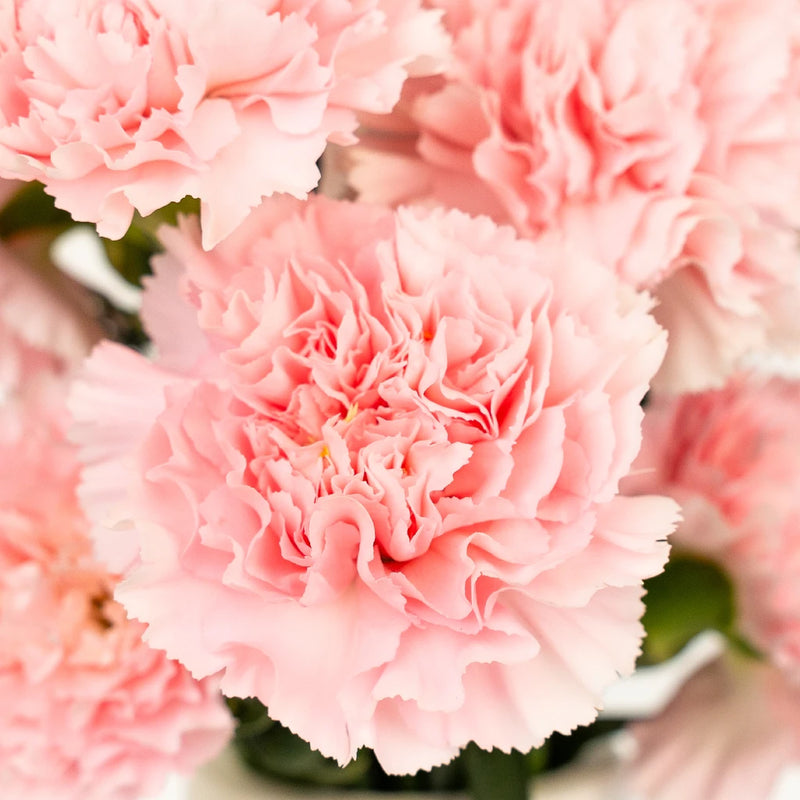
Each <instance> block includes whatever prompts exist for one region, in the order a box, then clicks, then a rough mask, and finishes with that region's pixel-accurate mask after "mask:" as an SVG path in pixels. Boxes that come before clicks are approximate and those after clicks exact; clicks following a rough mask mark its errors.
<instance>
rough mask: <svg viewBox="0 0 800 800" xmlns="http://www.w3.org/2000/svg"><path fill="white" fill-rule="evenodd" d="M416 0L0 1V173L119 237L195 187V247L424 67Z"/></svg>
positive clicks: (435, 47)
mask: <svg viewBox="0 0 800 800" xmlns="http://www.w3.org/2000/svg"><path fill="white" fill-rule="evenodd" d="M446 41H447V40H446V37H445V36H444V33H443V32H442V30H441V28H440V25H439V14H438V13H437V12H435V11H423V10H421V9H420V2H419V0H366V2H360V3H341V2H338V0H301V1H300V2H289V1H288V0H281V1H279V2H271V3H266V4H265V3H261V2H258V0H229V1H228V2H224V3H221V2H215V1H214V0H200V2H197V1H196V0H194V1H193V2H188V1H186V0H178V1H177V2H176V1H175V0H170V1H169V2H168V1H167V0H155V1H154V2H145V1H144V0H15V2H14V3H11V4H8V3H7V4H5V6H4V8H3V9H2V10H1V11H0V75H1V76H2V77H1V78H0V176H3V177H7V178H19V179H22V180H32V179H34V180H39V181H42V182H43V183H44V184H45V186H46V188H47V191H48V192H49V193H50V194H52V195H53V196H54V197H55V198H56V202H57V204H58V205H59V207H62V208H64V209H66V210H68V211H69V212H70V213H71V214H72V215H73V217H75V219H79V220H84V221H89V222H96V223H98V230H99V232H100V233H101V235H103V236H108V237H111V238H119V237H120V236H122V234H123V233H124V232H125V230H126V229H127V227H128V225H129V223H130V221H131V217H132V215H133V211H134V209H136V210H138V211H139V212H141V213H142V214H149V213H151V212H153V211H155V210H156V209H158V208H160V207H162V206H164V205H166V204H167V203H169V202H171V201H174V200H180V199H181V198H182V197H184V196H185V195H187V194H188V195H193V196H195V197H198V198H200V201H201V208H202V216H203V236H204V243H205V245H206V246H207V247H210V246H212V245H213V244H214V243H215V242H217V241H219V240H220V239H222V238H224V237H225V236H226V235H227V234H228V233H230V232H231V230H233V228H234V227H236V225H237V224H239V222H241V220H242V219H243V218H244V217H245V216H246V215H247V213H248V211H249V209H250V208H252V207H253V206H255V205H257V204H258V203H259V202H260V200H261V198H262V196H264V195H270V194H272V193H274V192H288V193H290V194H293V195H295V196H297V197H305V195H306V193H307V192H308V191H310V190H311V189H313V188H314V187H315V186H316V184H317V181H318V178H319V172H318V170H317V167H316V165H315V162H316V160H317V159H318V158H319V156H320V155H321V153H322V151H323V149H324V147H325V143H326V142H327V141H328V140H329V139H330V140H336V141H339V142H346V141H353V135H352V134H353V131H354V129H355V127H356V124H357V122H356V116H355V112H356V111H357V110H359V111H369V112H373V113H386V112H388V111H390V110H391V108H392V106H393V105H394V104H395V102H396V101H397V99H398V97H399V94H400V89H401V87H402V84H403V81H404V80H405V78H406V77H407V75H409V74H417V73H422V74H425V73H426V72H432V71H436V70H437V69H439V66H438V64H439V58H440V57H441V56H442V55H443V54H444V53H445V52H446Z"/></svg>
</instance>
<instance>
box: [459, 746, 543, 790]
mask: <svg viewBox="0 0 800 800" xmlns="http://www.w3.org/2000/svg"><path fill="white" fill-rule="evenodd" d="M462 759H463V761H464V766H465V768H466V773H467V790H468V791H469V796H470V797H471V798H472V800H527V797H528V784H529V781H530V775H529V772H528V765H527V757H526V756H525V755H524V754H522V753H519V752H517V751H516V750H512V751H511V752H510V753H503V752H502V751H500V750H489V751H487V750H481V749H480V748H479V747H477V746H476V745H475V744H473V743H470V744H469V745H467V747H466V748H465V749H464V751H463V753H462Z"/></svg>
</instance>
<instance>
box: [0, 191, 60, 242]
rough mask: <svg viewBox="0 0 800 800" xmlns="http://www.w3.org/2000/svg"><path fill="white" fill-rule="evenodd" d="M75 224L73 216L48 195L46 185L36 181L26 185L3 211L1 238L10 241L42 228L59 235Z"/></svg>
mask: <svg viewBox="0 0 800 800" xmlns="http://www.w3.org/2000/svg"><path fill="white" fill-rule="evenodd" d="M72 224H73V220H72V217H70V215H69V214H68V213H67V212H66V211H62V210H61V209H60V208H56V206H55V200H53V198H52V197H50V195H49V194H45V191H44V186H42V184H41V183H37V182H36V181H31V182H30V183H26V184H25V185H24V186H23V187H22V188H21V189H20V190H19V191H18V192H16V193H15V194H14V195H13V196H12V197H11V199H10V200H9V201H8V202H7V203H6V204H5V205H4V206H3V207H2V209H0V238H2V239H8V238H10V237H12V236H15V235H16V234H18V233H23V232H29V231H31V230H35V229H41V228H53V229H55V230H56V231H57V232H60V231H63V230H66V228H68V227H69V226H70V225H72Z"/></svg>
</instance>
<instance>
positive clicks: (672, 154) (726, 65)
mask: <svg viewBox="0 0 800 800" xmlns="http://www.w3.org/2000/svg"><path fill="white" fill-rule="evenodd" d="M432 5H436V6H439V7H443V8H445V9H446V11H447V16H446V21H447V24H448V26H449V28H450V29H451V31H452V32H453V34H454V38H455V53H456V58H455V62H454V65H453V67H452V68H451V69H450V70H449V72H448V74H447V81H446V82H445V84H444V85H443V86H441V85H440V86H439V87H438V88H437V89H435V90H433V91H431V90H428V91H427V92H422V93H421V95H420V96H419V97H417V99H416V100H415V101H414V103H413V110H412V114H411V115H412V117H413V119H414V120H415V122H416V126H417V132H416V135H415V136H414V135H409V134H408V133H405V134H403V135H395V136H386V135H382V136H369V135H368V136H366V137H365V139H364V145H363V146H359V147H358V148H357V150H355V151H354V152H353V153H352V172H351V182H352V184H353V186H354V187H355V188H356V190H358V192H359V193H360V197H361V198H362V199H364V200H369V201H382V202H390V203H396V202H410V201H429V202H430V201H433V202H442V203H446V204H453V205H456V206H457V207H460V208H464V209H465V210H468V211H470V212H473V213H474V212H479V211H480V212H483V213H488V214H490V215H491V216H493V218H494V219H496V220H497V221H500V222H504V221H510V222H512V223H513V224H514V225H515V226H516V227H517V229H518V230H520V231H521V232H523V233H524V234H526V235H535V234H538V233H540V232H542V231H546V230H551V229H553V228H557V229H560V230H563V231H565V232H566V233H567V234H568V235H569V236H570V238H572V239H573V240H574V241H575V242H577V243H580V244H581V245H582V246H583V247H585V248H587V249H588V250H589V252H590V254H591V255H592V256H593V257H594V258H596V259H598V260H599V261H601V262H603V263H604V264H607V265H608V266H610V267H612V268H613V269H615V270H616V272H617V273H618V274H619V275H620V276H622V277H623V278H625V279H626V280H627V281H629V282H630V283H632V284H633V285H634V286H636V287H638V288H647V289H649V290H650V291H652V292H653V293H654V294H655V295H656V299H657V300H658V301H659V305H660V306H661V311H660V319H661V321H662V322H663V324H665V326H666V327H667V328H668V330H669V332H670V340H671V344H672V342H673V340H674V342H675V345H674V346H672V347H671V352H670V354H669V355H668V361H667V363H666V364H665V368H664V371H663V372H662V374H661V375H660V376H659V382H660V383H661V384H662V385H664V386H666V387H668V388H670V389H672V390H675V391H686V390H697V389H702V388H707V387H709V386H711V385H720V384H721V383H722V381H723V379H724V377H725V376H726V375H728V374H730V372H731V370H732V369H733V367H734V366H735V365H736V364H737V363H738V362H739V361H740V360H741V358H742V356H743V355H745V354H747V353H749V352H752V351H753V350H757V349H759V348H763V347H765V346H767V345H770V346H771V345H774V344H786V343H789V342H791V343H792V345H793V346H794V347H795V348H796V342H797V335H798V328H797V324H796V322H795V318H796V314H792V315H787V314H785V313H784V312H783V308H781V309H780V313H778V314H777V315H776V313H775V312H776V305H778V304H776V297H778V296H780V295H782V296H784V298H785V299H784V300H783V301H782V302H781V305H785V306H786V307H789V306H791V305H792V304H793V305H795V306H797V305H798V304H800V292H798V285H800V259H799V258H798V255H797V251H796V248H795V247H794V242H793V241H791V239H792V234H793V231H792V230H791V229H790V226H789V224H792V225H794V224H797V222H798V220H800V217H798V212H799V211H800V203H799V201H800V91H798V89H797V83H798V81H797V74H798V72H799V70H798V64H800V58H798V54H800V48H798V43H800V38H799V37H798V30H797V28H798V23H797V20H798V18H800V16H799V15H798V13H797V11H798V6H797V2H796V0H767V3H766V5H765V4H764V3H761V2H755V0H674V1H673V2H667V3H665V2H661V0H631V1H630V2H620V0H599V1H598V0H572V1H571V2H563V3H556V2H541V0H538V1H537V0H465V2H458V3H454V2H452V0H432ZM387 176H388V179H387ZM773 186H774V187H775V188H774V191H773ZM665 281H666V282H667V284H668V285H664V286H663V287H662V284H663V283H664V282H665ZM787 295H788V297H786V296H787Z"/></svg>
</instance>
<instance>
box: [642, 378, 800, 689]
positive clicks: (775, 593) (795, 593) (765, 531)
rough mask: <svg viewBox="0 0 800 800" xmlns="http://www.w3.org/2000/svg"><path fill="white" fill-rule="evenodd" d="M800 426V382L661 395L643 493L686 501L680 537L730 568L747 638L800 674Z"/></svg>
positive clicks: (648, 430)
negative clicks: (799, 533) (799, 534)
mask: <svg viewBox="0 0 800 800" xmlns="http://www.w3.org/2000/svg"><path fill="white" fill-rule="evenodd" d="M799 426H800V383H798V382H797V381H791V380H786V379H784V378H779V377H772V378H765V377H763V376H759V375H757V374H753V375H744V374H740V375H737V376H736V377H735V378H734V379H732V380H731V381H730V382H729V384H728V385H727V386H726V387H725V388H723V389H720V390H717V391H709V392H705V393H702V394H695V395H687V396H685V397H681V398H675V399H667V398H663V397H661V398H656V399H655V400H654V401H653V403H652V404H651V405H650V406H648V410H647V415H646V417H645V428H644V434H645V444H644V447H643V452H642V455H641V457H640V459H639V461H638V462H637V470H638V471H639V472H640V476H639V477H638V478H637V481H636V488H638V489H640V490H642V491H659V492H667V493H669V494H671V495H673V496H674V497H675V498H676V499H677V500H678V501H679V502H680V503H681V505H682V507H683V514H684V521H683V523H682V524H681V525H680V527H679V528H678V531H677V532H676V534H675V539H674V541H675V542H676V543H677V544H679V545H680V546H681V547H682V548H685V549H688V550H691V551H693V552H697V553H700V554H702V555H704V556H707V557H710V558H712V559H714V560H715V561H717V562H718V563H720V564H721V565H722V566H724V567H725V568H726V570H727V571H728V572H729V574H730V575H731V577H732V578H733V580H734V583H735V588H736V598H737V605H738V609H737V610H738V615H737V619H738V622H739V625H740V627H741V630H742V632H743V633H744V635H745V636H746V637H748V639H749V640H750V641H751V642H752V643H753V644H754V645H755V646H756V647H758V648H760V649H762V650H763V651H764V652H765V653H766V654H767V655H769V656H770V658H771V659H772V661H773V662H774V663H775V664H777V665H779V666H780V667H782V668H784V669H786V670H787V671H789V672H791V673H792V674H794V675H795V676H797V677H799V678H800V614H798V611H800V557H799V556H798V547H797V533H796V532H797V525H798V520H800V498H798V496H797V482H798V479H800V478H799V477H798V476H800V453H798V449H797V430H798V427H799ZM632 488H633V487H632Z"/></svg>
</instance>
